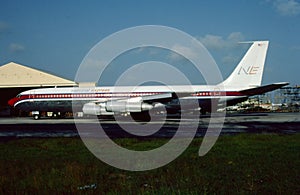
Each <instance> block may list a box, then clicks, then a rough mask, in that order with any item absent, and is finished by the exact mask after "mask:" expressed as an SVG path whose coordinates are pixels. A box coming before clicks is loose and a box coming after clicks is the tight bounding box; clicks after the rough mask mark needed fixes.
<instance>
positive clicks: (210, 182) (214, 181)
mask: <svg viewBox="0 0 300 195" xmlns="http://www.w3.org/2000/svg"><path fill="white" fill-rule="evenodd" d="M201 141H202V139H195V140H194V141H193V142H192V143H191V145H190V147H189V148H188V149H187V150H186V151H185V152H184V153H183V154H182V155H181V156H180V157H179V158H177V159H176V160H174V161H173V162H171V163H170V164H168V165H166V166H164V167H161V168H159V169H155V170H152V171H145V172H130V171H123V170H119V169H116V168H114V167H111V166H109V165H106V164H105V163H103V162H101V161H100V160H98V159H97V158H96V157H94V156H93V155H92V154H91V153H90V152H89V151H88V150H87V149H86V148H85V146H84V144H83V143H82V141H81V140H80V139H79V138H49V139H28V138H26V139H17V140H11V141H7V142H1V143H0V153H1V156H0V194H15V193H22V194H23V193H27V194H32V193H35V194H36V193H39V194H50V193H51V194H53V193H88V194H89V193H90V194H94V193H95V194H99V193H100V194H104V193H110V194H122V193H123V194H128V193H130V194H137V193H141V194H187V193H188V194H215V193H216V194H219V193H221V194H249V193H251V194H253V193H256V194H265V193H268V194H270V193H272V194H274V193H275V194H299V193H300V135H299V134H298V135H276V134H265V135H254V134H240V135H236V136H222V137H220V138H219V139H218V141H217V143H216V145H215V146H214V147H213V148H212V150H211V151H210V152H209V153H208V154H207V155H205V156H204V157H199V156H198V149H199V146H200V144H201ZM116 142H118V143H119V144H121V145H122V146H126V147H128V148H136V149H139V150H147V149H148V148H149V149H153V145H154V146H160V145H162V144H164V143H165V142H166V140H165V139H154V140H144V141H141V140H136V139H120V140H116ZM92 184H96V185H97V187H96V188H93V187H92V186H91V185H92ZM84 186H85V187H86V189H79V187H84Z"/></svg>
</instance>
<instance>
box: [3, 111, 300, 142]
mask: <svg viewBox="0 0 300 195" xmlns="http://www.w3.org/2000/svg"><path fill="white" fill-rule="evenodd" d="M99 128H100V129H101V130H104V131H103V132H105V133H106V134H107V135H108V136H109V137H111V138H120V137H139V138H140V137H142V138H148V137H161V138H164V137H166V138H170V137H173V136H174V135H175V134H176V133H177V132H179V133H181V135H186V136H191V134H192V136H193V135H194V136H196V137H201V136H204V135H205V133H206V132H207V129H208V128H209V129H210V133H216V134H218V133H219V132H218V130H219V129H220V130H221V135H224V134H230V135H235V134H238V133H279V134H295V133H299V132H300V113H253V114H227V116H226V117H225V118H224V123H223V118H222V116H220V115H217V116H214V117H209V116H201V118H200V119H198V118H197V117H195V116H190V117H186V118H183V119H180V118H177V119H176V118H175V119H167V120H164V119H160V118H159V117H158V118H156V119H155V120H154V121H151V122H149V123H136V122H134V121H131V120H130V119H128V118H122V119H120V120H119V119H117V121H114V120H102V119H96V118H84V119H83V118H81V119H71V118H70V119H50V118H44V119H40V120H33V119H32V118H27V117H18V118H0V138H1V139H7V138H24V137H78V136H79V134H80V136H92V137H93V136H95V135H96V136H100V137H101V136H103V134H99V131H100V130H99ZM195 128H196V130H195ZM194 130H195V131H194Z"/></svg>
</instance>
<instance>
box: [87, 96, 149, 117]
mask: <svg viewBox="0 0 300 195" xmlns="http://www.w3.org/2000/svg"><path fill="white" fill-rule="evenodd" d="M153 107H154V106H153V105H151V104H147V103H144V102H143V101H142V98H140V97H136V98H130V99H127V100H119V101H108V102H101V103H95V102H89V103H86V104H84V106H83V108H82V111H83V113H84V114H89V115H113V114H114V112H142V111H147V110H151V109H152V108H153Z"/></svg>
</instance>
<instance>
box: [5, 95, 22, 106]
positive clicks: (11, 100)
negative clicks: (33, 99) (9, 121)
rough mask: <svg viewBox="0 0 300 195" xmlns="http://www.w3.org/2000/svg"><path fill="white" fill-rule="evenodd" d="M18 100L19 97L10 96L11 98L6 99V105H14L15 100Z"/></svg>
mask: <svg viewBox="0 0 300 195" xmlns="http://www.w3.org/2000/svg"><path fill="white" fill-rule="evenodd" d="M18 100H19V98H17V97H14V98H12V99H10V100H8V102H7V103H8V105H10V106H14V105H15V103H16V102H17V101H18Z"/></svg>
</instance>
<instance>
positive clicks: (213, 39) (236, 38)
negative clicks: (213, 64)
mask: <svg viewBox="0 0 300 195" xmlns="http://www.w3.org/2000/svg"><path fill="white" fill-rule="evenodd" d="M197 39H198V40H199V41H200V42H201V43H202V44H203V45H204V46H205V47H207V48H208V49H212V50H223V49H228V48H234V47H236V46H237V43H238V42H240V41H243V40H244V35H243V34H242V33H241V32H232V33H230V34H229V35H228V36H227V37H226V38H223V37H221V36H218V35H211V34H208V35H205V36H204V37H198V38H197Z"/></svg>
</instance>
